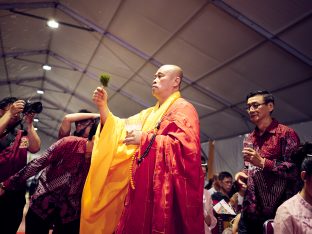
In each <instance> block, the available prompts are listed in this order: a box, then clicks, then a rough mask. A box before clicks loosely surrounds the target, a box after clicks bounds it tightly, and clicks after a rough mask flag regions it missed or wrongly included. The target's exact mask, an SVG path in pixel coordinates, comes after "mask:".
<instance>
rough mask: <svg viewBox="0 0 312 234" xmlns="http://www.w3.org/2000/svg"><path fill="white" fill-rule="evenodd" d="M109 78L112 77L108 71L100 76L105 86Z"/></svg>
mask: <svg viewBox="0 0 312 234" xmlns="http://www.w3.org/2000/svg"><path fill="white" fill-rule="evenodd" d="M109 79H110V75H109V74H108V73H103V74H102V75H101V76H100V82H101V84H102V85H103V86H104V87H107V85H108V81H109Z"/></svg>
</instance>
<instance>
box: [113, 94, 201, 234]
mask: <svg viewBox="0 0 312 234" xmlns="http://www.w3.org/2000/svg"><path fill="white" fill-rule="evenodd" d="M152 135H153V133H151V132H150V133H143V135H142V140H141V148H140V152H144V150H145V149H146V147H147V145H148V144H149V142H150V140H151V137H152ZM133 176H134V177H133V178H134V183H135V189H132V188H131V187H130V186H129V191H128V194H127V197H126V200H125V208H124V211H123V213H122V216H121V219H120V222H119V224H118V227H117V231H116V233H131V234H138V233H144V234H146V233H179V234H180V233H192V234H193V233H196V234H197V233H204V216H203V201H202V199H203V183H204V177H203V173H202V169H201V155H200V133H199V120H198V115H197V112H196V110H195V109H194V107H193V106H192V105H191V104H190V103H188V102H187V101H185V100H184V99H182V98H179V99H178V100H176V101H175V102H174V103H173V104H172V106H171V107H170V108H169V109H168V111H167V112H166V114H165V115H164V117H163V120H162V122H161V125H160V129H159V130H158V131H157V136H156V138H155V142H154V143H153V145H152V148H151V150H150V151H149V153H148V155H147V157H146V158H145V159H144V160H143V161H142V163H141V164H140V165H138V164H137V160H135V161H134V162H133Z"/></svg>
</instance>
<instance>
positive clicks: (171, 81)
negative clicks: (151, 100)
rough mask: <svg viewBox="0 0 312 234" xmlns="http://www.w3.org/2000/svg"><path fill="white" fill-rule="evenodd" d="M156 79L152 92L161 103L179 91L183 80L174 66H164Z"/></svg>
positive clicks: (159, 70)
mask: <svg viewBox="0 0 312 234" xmlns="http://www.w3.org/2000/svg"><path fill="white" fill-rule="evenodd" d="M154 77H155V79H154V81H153V86H152V92H153V95H154V97H156V98H157V99H158V100H159V101H164V100H166V99H167V98H168V97H169V96H170V95H171V94H172V93H174V92H175V91H177V90H178V86H179V83H180V79H181V78H180V77H179V76H178V72H177V70H176V69H175V68H174V67H173V66H171V65H164V66H162V67H160V68H159V69H158V70H157V72H156V73H155V75H154Z"/></svg>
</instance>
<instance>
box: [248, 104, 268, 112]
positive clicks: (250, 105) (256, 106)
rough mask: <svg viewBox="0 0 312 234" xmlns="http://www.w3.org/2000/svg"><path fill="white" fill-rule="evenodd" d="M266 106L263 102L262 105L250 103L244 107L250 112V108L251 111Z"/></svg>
mask: <svg viewBox="0 0 312 234" xmlns="http://www.w3.org/2000/svg"><path fill="white" fill-rule="evenodd" d="M264 104H266V103H265V102H263V103H256V102H255V103H251V104H247V105H246V111H247V112H248V111H250V108H251V107H252V109H254V110H257V109H258V108H259V107H260V106H262V105H264Z"/></svg>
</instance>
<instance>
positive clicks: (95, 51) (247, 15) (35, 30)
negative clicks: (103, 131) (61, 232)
mask: <svg viewBox="0 0 312 234" xmlns="http://www.w3.org/2000/svg"><path fill="white" fill-rule="evenodd" d="M51 18H53V19H55V20H57V21H59V22H61V25H60V27H59V29H56V30H52V29H51V28H49V27H47V26H46V19H51ZM311 42H312V1H310V0H253V1H244V0H232V1H231V0H223V1H221V0H214V1H207V0H171V1H167V0H88V1H87V0H85V1H83V0H60V1H39V0H37V1H28V0H23V1H22V0H20V1H13V0H10V1H8V0H7V1H3V0H0V55H1V59H0V87H1V92H0V99H2V98H4V97H6V96H17V97H21V98H32V100H33V101H38V100H39V101H41V102H42V103H43V106H44V110H43V112H42V113H41V114H40V115H39V120H40V122H39V123H36V125H37V127H38V129H39V134H40V136H41V138H42V139H43V141H44V142H45V143H47V144H50V143H51V142H52V141H55V139H56V137H57V131H58V126H59V124H60V121H61V120H62V118H63V116H64V115H65V114H66V113H71V112H76V111H77V110H79V109H82V108H87V109H89V110H91V111H97V110H96V107H95V106H94V104H93V103H92V101H91V96H92V92H93V90H94V89H95V87H97V86H98V85H99V81H98V80H99V78H98V77H99V76H100V74H101V73H103V72H107V73H110V74H111V75H112V79H111V81H110V84H109V87H108V92H109V97H110V98H109V105H110V109H111V110H112V112H113V113H115V114H116V115H117V116H120V117H127V116H130V115H132V114H135V113H137V112H138V111H140V110H141V109H143V108H145V107H147V106H151V105H153V104H154V103H155V99H154V98H153V97H152V95H151V83H152V80H153V74H154V73H155V71H156V70H157V67H159V66H160V65H162V64H168V63H169V64H177V65H179V66H181V67H182V68H183V70H184V74H185V77H184V81H183V85H182V95H183V96H184V97H185V98H186V99H188V100H190V101H191V102H192V103H193V104H194V106H195V107H196V109H197V111H198V113H199V116H200V122H201V141H202V142H203V141H207V140H208V139H210V138H211V139H224V138H228V137H231V136H236V135H239V134H242V133H245V132H248V131H250V130H251V128H252V127H253V126H252V124H251V123H250V122H249V120H248V116H247V114H246V112H245V110H244V99H245V96H246V94H247V93H248V92H249V91H252V90H260V89H267V90H269V91H271V92H273V94H274V95H275V96H276V99H277V101H276V111H275V112H274V116H275V117H277V118H278V119H279V120H280V121H281V122H283V123H286V124H290V123H299V122H304V121H309V120H311V119H312V108H311V104H309V103H310V101H311V100H312V67H311V65H312V59H311V58H312V43H311ZM43 64H49V65H51V66H52V70H51V71H44V70H43V69H42V67H41V66H42V65H43ZM37 89H41V90H44V91H45V94H44V95H43V96H40V95H37V94H36V90H37Z"/></svg>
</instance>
